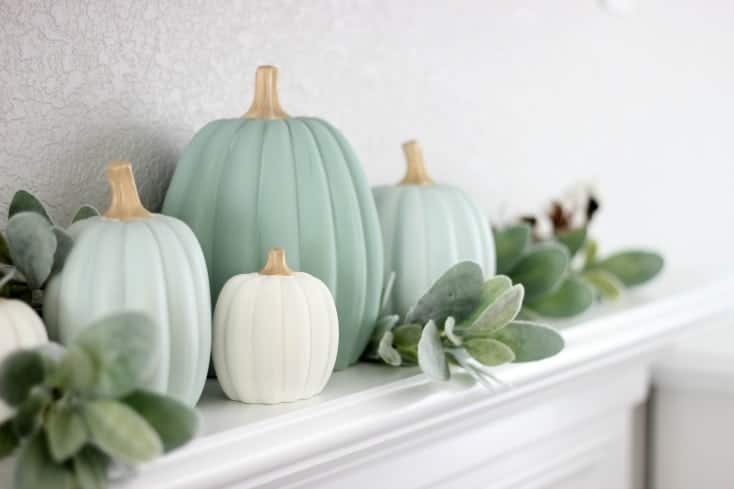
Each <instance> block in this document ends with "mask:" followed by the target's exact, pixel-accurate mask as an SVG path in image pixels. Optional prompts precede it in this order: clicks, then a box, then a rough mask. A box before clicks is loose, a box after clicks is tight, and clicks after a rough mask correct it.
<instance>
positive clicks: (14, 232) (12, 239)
mask: <svg viewBox="0 0 734 489" xmlns="http://www.w3.org/2000/svg"><path fill="white" fill-rule="evenodd" d="M6 233H7V237H8V246H9V247H10V257H11V259H12V260H13V263H14V264H15V266H16V268H18V270H20V272H21V273H22V274H23V276H24V277H25V278H26V280H27V281H28V284H29V285H30V286H31V288H33V289H40V288H41V286H42V285H43V283H44V282H45V281H46V279H47V278H48V276H49V274H50V273H51V268H52V267H53V264H54V254H55V252H56V243H57V242H56V235H55V234H54V232H53V229H52V228H51V225H50V224H49V223H48V221H47V220H46V219H45V218H44V217H42V216H41V215H39V214H36V213H35V212H21V213H18V214H15V215H14V216H13V217H12V218H11V219H10V221H8V228H7V230H6Z"/></svg>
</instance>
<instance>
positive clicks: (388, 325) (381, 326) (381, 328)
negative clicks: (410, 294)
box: [363, 314, 400, 360]
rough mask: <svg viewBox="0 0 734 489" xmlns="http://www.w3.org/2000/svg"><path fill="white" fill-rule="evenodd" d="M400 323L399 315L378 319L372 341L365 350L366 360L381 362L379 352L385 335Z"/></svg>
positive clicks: (371, 337)
mask: <svg viewBox="0 0 734 489" xmlns="http://www.w3.org/2000/svg"><path fill="white" fill-rule="evenodd" d="M398 321H400V316H398V315H397V314H390V315H387V316H382V317H380V318H378V319H377V323H375V329H374V331H373V332H372V336H370V341H369V343H368V344H367V348H365V350H364V353H363V357H364V358H366V359H368V360H380V353H379V350H380V343H381V342H382V338H383V337H384V336H385V333H387V332H388V331H392V329H393V328H394V327H395V325H396V324H398Z"/></svg>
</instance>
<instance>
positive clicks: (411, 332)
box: [392, 323, 423, 346]
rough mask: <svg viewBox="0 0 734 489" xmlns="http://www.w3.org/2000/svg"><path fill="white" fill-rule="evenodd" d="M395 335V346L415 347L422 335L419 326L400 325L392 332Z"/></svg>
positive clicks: (421, 329)
mask: <svg viewBox="0 0 734 489" xmlns="http://www.w3.org/2000/svg"><path fill="white" fill-rule="evenodd" d="M392 332H393V335H395V344H396V345H397V346H417V345H418V342H419V341H420V339H421V334H422V333H423V328H422V327H421V325H420V324H415V323H413V324H401V325H400V326H396V327H395V328H394V329H393V330H392Z"/></svg>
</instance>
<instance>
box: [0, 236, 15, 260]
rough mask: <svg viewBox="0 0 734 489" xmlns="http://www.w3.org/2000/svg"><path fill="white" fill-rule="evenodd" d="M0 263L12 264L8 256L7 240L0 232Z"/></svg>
mask: <svg viewBox="0 0 734 489" xmlns="http://www.w3.org/2000/svg"><path fill="white" fill-rule="evenodd" d="M0 264H4V265H12V264H13V260H12V259H11V258H10V247H9V246H8V241H7V240H6V239H5V236H3V234H2V233H0Z"/></svg>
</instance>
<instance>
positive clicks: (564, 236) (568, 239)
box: [555, 227, 587, 257]
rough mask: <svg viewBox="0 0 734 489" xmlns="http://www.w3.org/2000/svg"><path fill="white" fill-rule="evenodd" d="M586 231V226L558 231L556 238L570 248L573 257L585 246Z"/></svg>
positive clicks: (569, 251)
mask: <svg viewBox="0 0 734 489" xmlns="http://www.w3.org/2000/svg"><path fill="white" fill-rule="evenodd" d="M586 233H587V231H586V228H585V227H582V228H577V229H571V230H569V231H563V232H561V233H558V234H556V236H555V238H556V240H557V241H558V242H559V243H561V244H562V245H564V246H565V247H566V248H567V249H568V254H569V255H571V257H573V256H576V253H578V251H579V250H580V249H581V248H583V246H584V243H586Z"/></svg>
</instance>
